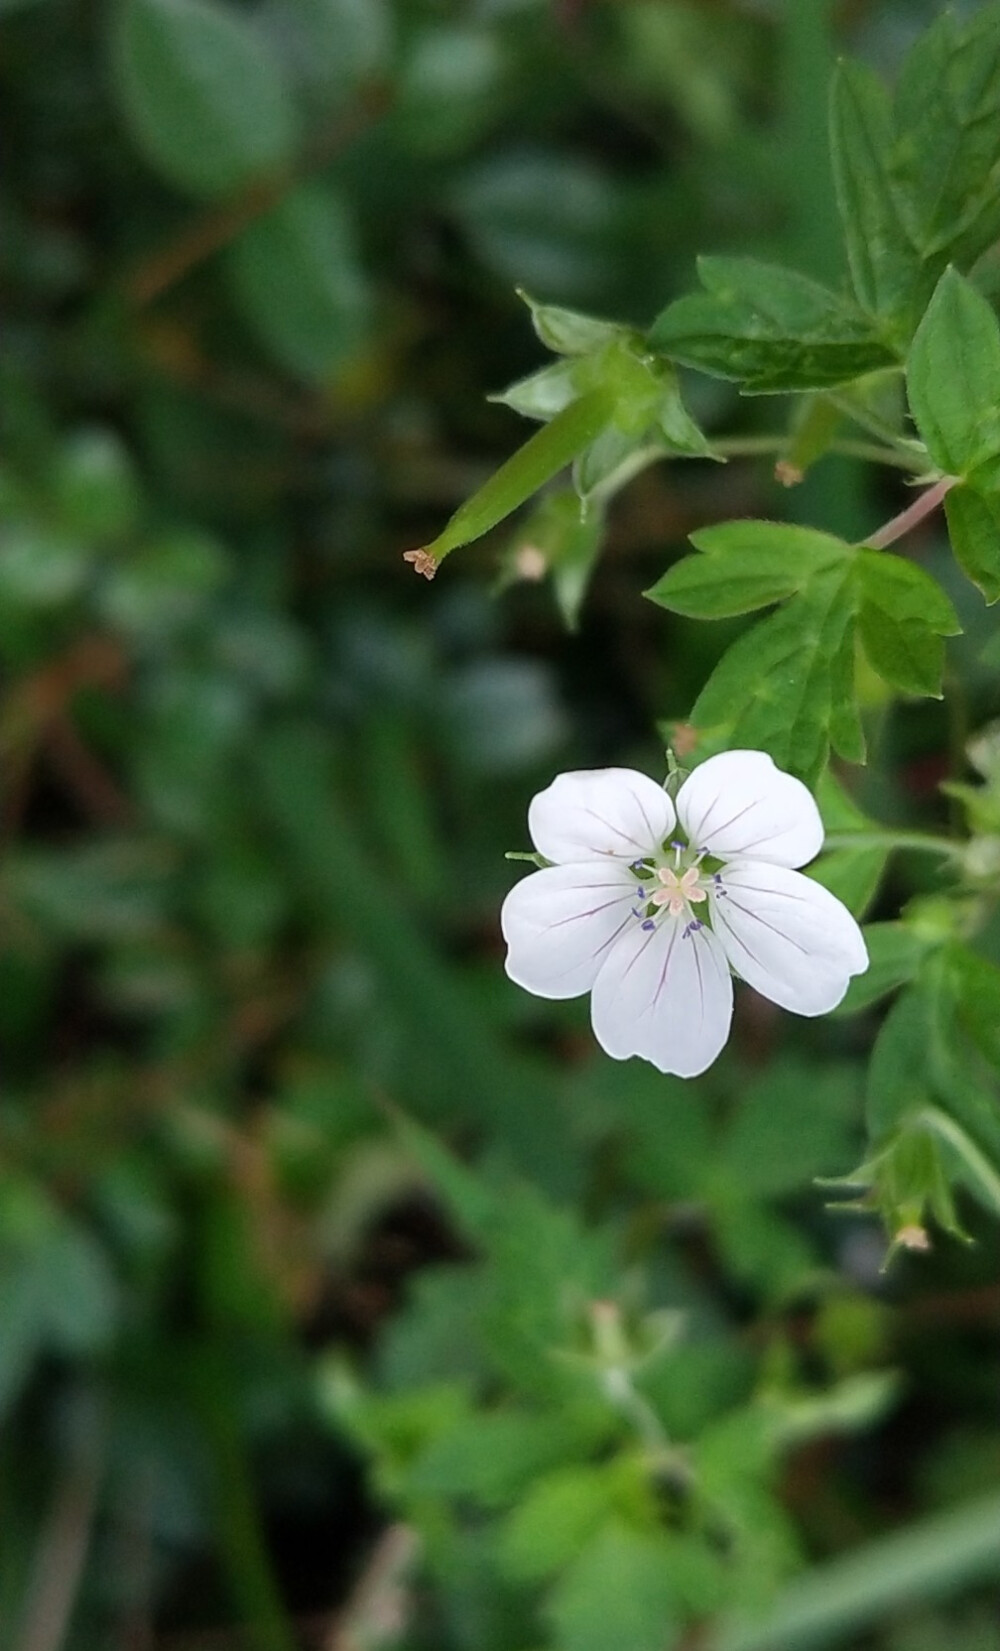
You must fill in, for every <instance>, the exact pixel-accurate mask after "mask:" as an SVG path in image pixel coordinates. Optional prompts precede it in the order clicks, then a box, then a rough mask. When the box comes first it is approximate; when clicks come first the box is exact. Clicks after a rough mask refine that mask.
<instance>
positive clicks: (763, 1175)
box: [708, 1061, 861, 1202]
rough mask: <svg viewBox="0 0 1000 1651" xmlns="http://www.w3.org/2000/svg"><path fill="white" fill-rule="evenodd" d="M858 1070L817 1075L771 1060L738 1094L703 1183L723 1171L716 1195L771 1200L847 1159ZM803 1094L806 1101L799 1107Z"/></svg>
mask: <svg viewBox="0 0 1000 1651" xmlns="http://www.w3.org/2000/svg"><path fill="white" fill-rule="evenodd" d="M860 1082H861V1072H860V1069H859V1068H858V1067H857V1066H855V1065H853V1064H849V1063H847V1062H841V1063H834V1062H830V1064H829V1065H827V1066H826V1067H824V1068H823V1069H822V1070H816V1069H811V1068H808V1067H806V1066H804V1065H803V1064H801V1063H799V1062H797V1061H783V1062H776V1063H774V1064H773V1065H772V1066H771V1067H770V1068H769V1070H768V1072H767V1075H766V1077H761V1078H757V1079H756V1080H752V1081H751V1082H750V1083H749V1084H748V1085H747V1087H746V1089H745V1091H744V1093H743V1094H742V1095H741V1096H740V1098H739V1102H738V1105H737V1107H736V1109H735V1111H734V1113H733V1115H732V1117H731V1119H730V1121H729V1124H728V1128H727V1130H726V1132H725V1134H724V1136H723V1139H722V1142H721V1144H720V1145H717V1146H716V1150H715V1152H714V1153H713V1155H712V1158H711V1160H710V1164H709V1169H708V1178H709V1181H710V1182H711V1180H712V1178H713V1177H716V1176H718V1175H719V1172H720V1171H721V1172H722V1174H723V1175H724V1177H725V1180H724V1181H723V1182H722V1183H721V1184H720V1185H721V1198H720V1199H719V1202H725V1201H726V1200H727V1198H728V1197H729V1196H730V1191H731V1189H732V1188H738V1189H739V1194H740V1196H744V1197H750V1198H776V1197H780V1196H782V1195H783V1194H786V1193H790V1192H795V1191H796V1190H797V1189H799V1188H800V1187H802V1186H803V1185H804V1184H806V1183H808V1182H809V1181H810V1180H812V1179H813V1178H814V1177H815V1176H817V1175H829V1174H832V1173H833V1171H834V1170H836V1169H837V1168H838V1167H839V1165H840V1164H842V1163H843V1161H844V1156H845V1154H846V1153H847V1152H848V1151H849V1150H850V1138H851V1133H852V1129H853V1128H854V1122H853V1121H854V1118H855V1117H856V1114H857V1107H858V1099H859V1089H860ZM807 1090H808V1093H809V1096H810V1104H809V1105H808V1106H803V1104H802V1097H803V1094H804V1093H806V1091H807Z"/></svg>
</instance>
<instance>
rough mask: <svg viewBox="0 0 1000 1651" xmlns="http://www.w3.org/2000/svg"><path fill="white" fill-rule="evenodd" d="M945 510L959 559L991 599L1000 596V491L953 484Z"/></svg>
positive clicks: (965, 571)
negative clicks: (977, 490) (991, 491)
mask: <svg viewBox="0 0 1000 1651" xmlns="http://www.w3.org/2000/svg"><path fill="white" fill-rule="evenodd" d="M944 513H945V516H946V518H947V522H948V537H949V539H950V540H951V548H952V550H953V551H954V552H955V560H956V561H957V563H958V565H959V567H960V568H961V569H962V571H963V573H965V574H966V575H967V576H968V578H970V579H971V580H972V583H973V584H974V585H978V587H979V589H980V590H981V591H982V593H983V595H984V597H985V598H986V601H987V602H988V603H993V602H996V601H997V599H998V598H1000V493H997V494H982V493H975V492H973V490H972V489H971V488H969V487H953V488H952V489H951V491H950V492H949V493H946V494H945V500H944Z"/></svg>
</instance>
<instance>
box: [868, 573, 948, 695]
mask: <svg viewBox="0 0 1000 1651" xmlns="http://www.w3.org/2000/svg"><path fill="white" fill-rule="evenodd" d="M856 576H857V580H858V585H859V590H860V597H861V601H860V607H859V610H858V634H859V635H860V637H861V642H862V645H863V647H864V650H865V653H866V654H867V656H868V659H869V661H870V663H871V664H872V666H873V667H874V668H875V670H876V671H877V672H878V673H879V676H881V677H882V678H883V680H884V681H886V682H888V683H889V684H890V685H891V686H892V687H894V688H901V689H902V690H903V692H904V693H914V694H930V695H932V696H934V697H935V698H940V696H941V671H942V668H943V665H944V644H943V642H942V641H941V638H942V637H944V636H955V635H957V634H958V632H959V631H960V630H961V628H962V627H961V625H960V624H959V620H958V615H957V614H956V612H955V609H954V607H953V606H952V603H951V600H950V598H949V597H948V596H946V595H945V593H944V591H943V590H942V589H941V586H940V585H939V584H938V583H937V581H936V580H935V579H932V578H931V576H930V574H929V573H925V572H924V570H923V568H920V567H917V565H916V563H915V562H907V561H905V560H904V558H903V557H902V556H892V555H888V554H887V553H886V552H885V551H872V550H861V551H860V552H859V553H858V559H857V563H856Z"/></svg>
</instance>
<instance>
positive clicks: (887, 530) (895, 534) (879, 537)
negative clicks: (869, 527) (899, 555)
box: [865, 476, 958, 550]
mask: <svg viewBox="0 0 1000 1651" xmlns="http://www.w3.org/2000/svg"><path fill="white" fill-rule="evenodd" d="M957 480H958V477H957V476H942V477H941V479H940V480H939V481H936V482H935V483H934V485H933V487H928V488H925V489H924V491H923V493H921V495H920V497H919V498H917V499H914V501H913V503H912V504H911V505H907V507H906V509H905V510H901V511H900V513H899V515H898V516H893V517H892V519H891V521H888V522H886V524H885V526H884V527H880V528H879V530H878V532H877V533H873V534H871V535H870V537H869V538H867V539H866V540H865V544H866V545H867V546H868V547H869V549H870V550H884V549H885V547H886V545H892V544H895V542H896V540H897V539H901V538H902V537H903V535H904V533H909V532H910V529H911V528H914V527H916V526H917V524H918V523H919V522H922V521H923V519H924V517H925V516H929V515H930V514H931V512H932V511H933V510H936V509H937V507H938V505H939V504H940V503H941V500H942V499H943V498H944V496H945V494H946V493H947V492H948V491H949V490H950V489H951V488H953V487H954V486H955V483H956V482H957Z"/></svg>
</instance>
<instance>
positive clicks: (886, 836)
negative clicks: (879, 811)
mask: <svg viewBox="0 0 1000 1651" xmlns="http://www.w3.org/2000/svg"><path fill="white" fill-rule="evenodd" d="M823 847H824V848H826V849H835V848H884V849H896V848H908V849H914V850H916V852H917V853H918V854H940V855H942V856H943V857H944V858H945V859H950V860H960V859H961V858H962V855H963V854H964V852H965V845H964V844H963V843H956V842H952V840H951V839H950V838H948V837H935V836H934V835H933V833H932V832H929V831H828V832H827V834H826V836H825V838H824V839H823Z"/></svg>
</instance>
